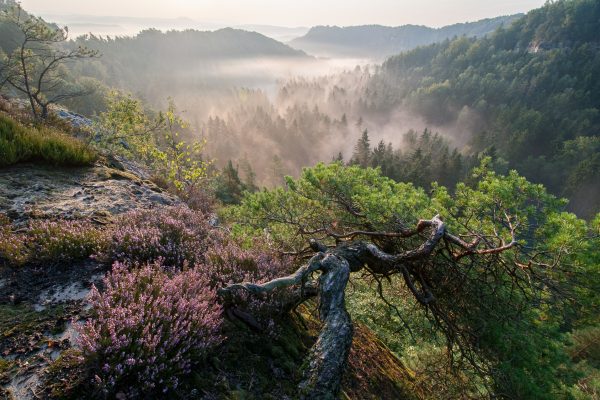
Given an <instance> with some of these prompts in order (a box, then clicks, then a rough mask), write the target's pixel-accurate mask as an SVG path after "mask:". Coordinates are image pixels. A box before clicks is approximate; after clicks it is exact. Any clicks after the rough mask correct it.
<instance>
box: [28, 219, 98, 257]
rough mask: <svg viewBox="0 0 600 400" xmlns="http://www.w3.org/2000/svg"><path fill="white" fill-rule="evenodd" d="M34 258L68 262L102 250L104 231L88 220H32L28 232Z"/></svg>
mask: <svg viewBox="0 0 600 400" xmlns="http://www.w3.org/2000/svg"><path fill="white" fill-rule="evenodd" d="M27 240H28V243H29V247H30V251H31V256H30V258H31V259H32V260H35V261H37V262H44V261H49V262H69V261H75V260H79V259H84V258H87V257H89V256H91V255H93V254H96V253H98V252H99V251H101V250H102V249H103V248H104V246H105V244H106V241H105V235H104V232H103V231H102V230H101V229H99V228H97V227H95V226H94V225H92V224H91V223H90V222H88V221H69V220H58V221H48V220H40V221H33V222H32V223H31V224H30V226H29V230H28V232H27Z"/></svg>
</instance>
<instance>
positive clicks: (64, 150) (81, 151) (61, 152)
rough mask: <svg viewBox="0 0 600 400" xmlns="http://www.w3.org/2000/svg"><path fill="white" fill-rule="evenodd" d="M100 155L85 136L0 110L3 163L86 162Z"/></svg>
mask: <svg viewBox="0 0 600 400" xmlns="http://www.w3.org/2000/svg"><path fill="white" fill-rule="evenodd" d="M96 158H97V154H96V153H95V152H94V151H93V150H92V149H90V148H89V147H88V146H86V145H85V144H84V143H83V142H82V141H81V140H79V139H77V138H75V137H72V136H69V135H67V134H65V133H63V132H61V131H59V130H58V129H56V128H50V127H47V126H26V125H23V124H21V123H19V122H17V121H15V120H14V119H12V118H10V117H8V116H7V115H2V114H0V167H6V166H9V165H12V164H16V163H19V162H26V161H27V162H34V163H43V164H51V165H56V166H84V165H90V164H92V163H93V162H94V161H95V160H96Z"/></svg>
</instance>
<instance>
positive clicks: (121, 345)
mask: <svg viewBox="0 0 600 400" xmlns="http://www.w3.org/2000/svg"><path fill="white" fill-rule="evenodd" d="M104 285H105V291H104V292H103V293H102V294H101V293H100V292H98V290H97V289H96V288H93V289H92V293H91V303H92V306H93V315H94V316H93V318H92V319H91V320H89V321H87V322H86V323H85V325H83V326H82V327H80V328H79V332H80V336H79V343H80V345H81V347H82V350H83V352H84V354H85V356H86V357H87V359H88V360H90V361H92V362H95V363H96V365H98V367H99V368H98V373H97V375H96V377H95V381H96V383H97V384H98V385H99V386H100V387H101V388H102V389H103V390H104V391H107V392H111V391H114V390H123V391H125V392H126V393H127V395H131V396H135V395H140V394H142V393H152V392H156V391H162V392H166V391H168V390H169V389H173V388H176V387H177V385H178V383H179V377H180V376H181V375H182V374H187V373H189V372H190V369H191V367H192V366H193V365H194V364H196V363H198V362H199V361H201V360H202V358H203V356H205V355H206V354H207V352H208V351H209V350H210V349H211V348H213V347H214V346H216V345H217V344H219V343H220V342H221V341H222V339H223V337H222V336H221V335H220V333H219V332H220V326H221V321H222V320H221V312H222V309H221V307H220V306H219V305H217V304H216V300H217V299H216V293H215V291H214V290H212V289H210V288H209V286H208V280H207V278H206V276H205V275H203V274H201V273H200V272H199V270H198V269H188V270H185V271H183V272H180V273H177V274H175V275H173V276H170V275H169V274H168V273H167V272H165V271H164V270H163V268H162V266H161V265H160V264H159V263H155V264H152V265H146V266H143V267H141V268H137V269H134V270H131V271H129V270H128V268H127V267H126V266H125V265H124V264H120V263H115V265H114V267H113V272H112V273H111V274H110V275H108V276H107V277H106V278H105V280H104Z"/></svg>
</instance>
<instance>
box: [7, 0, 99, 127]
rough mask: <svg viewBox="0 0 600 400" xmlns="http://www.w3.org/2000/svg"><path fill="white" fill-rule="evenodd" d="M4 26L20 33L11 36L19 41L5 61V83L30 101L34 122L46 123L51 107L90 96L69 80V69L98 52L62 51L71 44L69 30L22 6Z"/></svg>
mask: <svg viewBox="0 0 600 400" xmlns="http://www.w3.org/2000/svg"><path fill="white" fill-rule="evenodd" d="M0 25H3V26H6V25H7V26H9V30H12V31H13V32H14V33H16V34H13V35H11V36H13V38H14V39H15V44H14V45H13V46H14V50H13V51H12V52H11V53H9V55H8V57H6V59H5V60H2V66H1V69H2V70H3V71H2V73H3V75H4V78H5V79H3V82H6V83H7V84H8V85H10V87H11V88H12V89H14V90H15V91H16V92H17V93H18V94H19V95H21V96H23V98H25V99H27V101H28V103H29V107H30V111H31V114H32V117H33V118H34V119H36V120H37V121H39V120H46V119H47V118H48V117H49V115H50V114H49V107H50V106H51V105H53V104H57V103H59V102H61V101H64V100H67V99H73V98H76V97H80V96H83V95H85V94H86V92H85V91H84V90H82V89H81V88H80V87H79V86H78V85H77V84H76V82H75V80H73V79H69V78H70V74H69V73H68V70H67V68H66V66H65V65H66V63H67V62H69V61H75V60H82V59H86V58H93V57H96V56H97V55H98V53H97V52H96V51H94V50H90V49H88V48H86V47H84V46H78V47H75V48H72V49H65V48H64V47H61V46H60V45H59V44H60V43H63V42H66V41H67V38H68V30H67V29H66V28H59V27H57V26H53V25H49V24H47V23H46V22H45V21H44V20H43V19H42V18H40V17H35V16H31V15H28V14H27V13H25V12H23V11H22V9H21V6H20V4H18V3H17V4H16V5H15V6H13V7H9V8H8V9H7V10H4V12H3V13H2V14H1V15H0Z"/></svg>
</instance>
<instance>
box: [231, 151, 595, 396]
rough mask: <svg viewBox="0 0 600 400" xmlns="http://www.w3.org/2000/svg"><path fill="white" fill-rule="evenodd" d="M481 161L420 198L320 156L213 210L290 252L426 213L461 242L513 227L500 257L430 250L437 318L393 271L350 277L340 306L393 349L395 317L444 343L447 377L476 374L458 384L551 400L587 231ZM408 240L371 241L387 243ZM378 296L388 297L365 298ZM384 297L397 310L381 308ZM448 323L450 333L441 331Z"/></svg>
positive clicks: (523, 183)
mask: <svg viewBox="0 0 600 400" xmlns="http://www.w3.org/2000/svg"><path fill="white" fill-rule="evenodd" d="M490 163H491V160H490V159H489V158H486V159H484V160H483V163H482V165H481V166H480V167H479V168H477V169H475V171H474V176H473V178H472V183H471V184H469V185H467V184H464V183H460V184H458V185H457V187H456V189H455V190H454V194H453V195H451V194H450V193H449V191H448V190H447V189H446V188H444V187H442V186H438V185H433V190H432V194H431V196H430V197H429V196H427V195H426V194H425V193H424V192H423V191H422V190H421V189H417V188H415V187H414V186H412V185H411V184H405V183H397V182H394V181H392V180H391V179H389V178H386V177H383V176H381V174H380V171H379V170H377V169H371V168H366V169H364V168H360V167H358V166H351V167H344V166H342V165H341V164H339V163H333V164H330V165H324V164H319V165H317V166H315V167H314V168H306V169H304V170H303V173H302V175H301V177H300V178H298V179H291V178H288V179H287V188H286V189H284V188H276V189H274V190H271V191H262V192H259V193H255V194H248V195H246V197H245V198H244V200H243V201H242V204H241V205H240V206H237V207H232V208H229V209H228V210H226V211H225V212H224V215H225V216H226V217H227V218H229V219H230V220H231V221H233V222H234V227H233V229H234V232H235V233H236V234H238V235H241V236H246V235H247V236H250V237H252V236H256V235H261V234H266V235H267V236H268V238H269V239H270V240H272V241H274V242H276V243H279V244H280V245H281V246H282V247H283V248H284V249H286V250H295V251H298V250H300V249H302V248H303V247H304V246H305V245H306V243H307V239H308V238H318V237H322V236H329V237H330V238H331V235H332V233H334V234H338V235H343V234H348V233H349V232H353V231H360V230H363V231H371V232H373V231H385V232H395V231H398V230H399V229H406V228H410V227H412V226H414V225H415V224H416V222H417V220H418V219H419V218H423V217H425V218H427V217H430V216H432V215H435V214H436V213H439V214H440V215H441V216H442V217H443V218H444V220H445V222H446V224H447V226H448V230H449V231H450V232H453V233H454V234H456V235H459V236H461V237H464V238H468V237H470V235H472V234H473V232H479V233H480V234H482V235H485V236H487V237H488V238H489V239H487V240H493V241H496V242H500V243H499V244H498V245H501V244H502V242H504V243H509V242H510V241H511V231H515V235H516V240H517V241H518V242H517V243H518V244H517V246H516V247H514V248H512V249H509V250H506V251H504V252H502V253H500V254H497V255H490V256H489V257H488V256H481V257H477V258H470V257H465V258H460V259H459V261H458V262H456V261H451V258H452V253H447V252H446V250H440V251H438V252H436V253H435V254H434V255H432V258H431V260H428V261H427V262H425V263H424V264H423V265H422V266H421V267H420V268H421V272H422V274H423V275H425V276H427V281H428V285H429V286H430V289H431V290H432V291H434V295H435V297H436V301H435V307H436V309H437V310H445V311H444V315H445V318H447V320H445V321H440V320H436V319H435V318H432V315H431V314H430V313H429V312H428V310H429V311H431V310H430V309H428V308H427V307H425V308H421V307H419V306H418V303H417V302H416V301H415V299H414V298H413V297H412V295H411V293H410V292H409V291H408V289H407V288H406V287H405V286H404V283H403V280H402V279H397V278H396V277H391V278H390V280H389V282H386V283H385V284H384V283H382V282H378V281H376V280H375V281H373V282H371V283H370V284H367V286H365V285H364V284H357V286H355V287H354V289H356V292H357V294H355V295H353V296H355V297H354V300H350V307H351V310H352V311H353V313H355V315H356V316H357V317H358V318H359V319H361V320H363V321H365V322H366V323H368V324H369V326H371V327H372V328H373V329H375V330H376V331H377V332H378V333H379V334H380V335H381V336H382V337H383V339H384V340H385V341H386V342H387V343H389V344H390V346H392V348H393V349H395V350H396V351H398V352H399V353H402V352H404V351H407V349H408V347H407V346H408V345H409V343H411V339H410V338H409V337H408V336H407V335H405V334H398V330H399V329H402V326H403V325H404V327H405V328H406V329H408V327H410V329H411V330H413V331H414V332H416V333H418V335H417V336H418V337H421V338H422V340H424V341H425V342H426V343H425V344H424V345H423V346H424V347H423V349H425V348H427V346H432V347H431V348H432V349H435V348H438V347H440V346H443V345H444V344H449V348H448V350H449V353H448V354H447V355H448V356H453V358H454V359H455V363H456V364H454V365H455V366H456V365H462V366H463V369H462V371H463V372H462V373H463V374H467V375H464V376H463V377H462V378H461V377H460V376H459V377H457V378H456V379H457V380H456V381H457V382H459V381H461V379H466V378H465V376H468V374H477V375H480V376H481V379H480V380H479V384H478V385H476V386H474V387H471V389H468V390H471V391H474V392H478V391H481V390H483V389H485V388H487V389H485V390H484V392H485V391H486V390H490V391H491V392H495V393H504V394H506V395H507V396H509V397H513V398H539V399H543V398H547V399H553V398H556V396H557V394H558V393H559V392H561V391H563V389H562V388H563V386H565V385H566V386H570V385H572V384H573V383H574V381H575V379H576V374H573V373H569V372H568V371H569V370H568V369H565V368H566V367H565V366H566V365H568V363H569V359H568V357H567V355H566V353H565V351H564V346H563V345H562V338H561V324H564V323H565V321H566V320H565V318H566V316H567V315H568V314H567V312H566V310H567V309H570V308H567V306H568V303H565V302H563V301H561V297H557V296H558V294H559V293H560V294H561V295H566V298H573V296H574V295H576V294H577V293H582V294H584V295H585V296H587V297H586V298H587V299H590V298H591V297H590V293H589V291H587V292H586V291H585V290H586V289H581V288H579V285H580V284H583V283H584V282H583V280H582V278H583V277H584V276H585V275H586V274H589V275H590V278H591V280H592V281H593V280H597V277H598V273H599V271H598V269H597V266H594V267H591V268H590V267H589V265H586V264H585V263H583V262H581V260H580V259H579V257H580V256H579V254H580V252H585V251H586V249H587V248H588V246H589V240H590V239H589V236H588V232H589V227H588V226H587V224H586V223H585V221H582V220H579V219H577V218H576V217H575V216H574V215H573V214H569V213H566V212H564V211H563V209H564V207H565V205H566V202H565V201H564V200H560V199H557V198H555V197H554V196H552V195H550V194H548V193H547V192H546V190H545V188H544V187H543V186H542V185H536V184H532V183H530V182H528V181H527V180H526V179H525V178H523V177H521V176H519V175H518V174H517V173H516V172H515V171H511V172H509V173H508V174H507V175H505V176H504V175H499V174H496V173H495V172H493V171H491V170H490V168H489V166H490ZM353 236H354V237H355V238H360V237H361V235H360V234H355V235H353ZM369 239H370V240H374V239H373V238H369ZM329 240H331V239H329ZM418 243H419V241H418V240H417V241H416V242H414V241H411V240H410V239H409V240H406V239H403V240H399V241H398V240H397V241H393V240H391V241H390V240H383V239H381V241H380V242H378V244H379V245H380V246H382V247H383V248H387V249H388V251H401V250H403V249H410V248H414V246H417V245H418ZM329 244H331V245H333V244H334V241H333V240H331V242H329ZM590 278H588V280H590ZM369 285H370V288H369ZM380 285H382V286H380ZM350 287H352V285H350ZM380 287H381V288H382V292H379V290H380ZM583 287H585V286H583ZM579 290H582V291H581V292H578V291H579ZM365 292H368V293H369V294H370V295H367V294H365ZM378 292H379V293H381V294H383V298H385V299H387V300H386V301H382V300H383V299H377V300H374V294H375V293H378ZM356 296H358V297H356ZM351 298H352V296H351ZM390 304H391V305H393V306H394V307H396V308H392V309H389V308H388V307H389V305H390ZM581 311H582V313H589V312H590V310H589V309H587V310H581ZM386 320H387V321H386ZM446 324H451V325H446ZM454 328H458V330H457V331H456V330H454ZM448 329H450V331H451V332H454V334H455V335H454V336H441V337H440V335H439V333H440V332H446V333H447V332H448ZM447 340H448V341H449V342H445V341H447ZM427 343H429V344H427ZM432 351H433V353H428V352H425V353H423V354H422V356H423V357H430V356H431V357H434V358H435V357H439V352H438V355H435V356H434V353H436V351H437V350H435V351H434V350H432ZM463 357H466V358H463ZM467 360H468V361H469V363H466V361H467ZM469 365H470V366H471V367H469ZM473 368H476V369H473ZM469 371H470V372H469ZM484 371H485V374H483V375H481V373H482V372H484ZM446 389H447V390H449V393H452V390H454V389H452V388H446ZM465 390H467V389H465ZM450 398H451V397H450Z"/></svg>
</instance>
